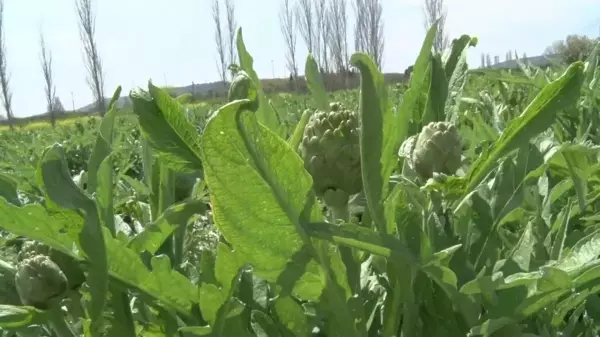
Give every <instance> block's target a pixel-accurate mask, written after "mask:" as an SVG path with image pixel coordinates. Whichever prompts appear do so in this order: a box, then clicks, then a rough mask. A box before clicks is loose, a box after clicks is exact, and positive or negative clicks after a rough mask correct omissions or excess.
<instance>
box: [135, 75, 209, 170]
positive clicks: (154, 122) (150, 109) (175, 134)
mask: <svg viewBox="0 0 600 337" xmlns="http://www.w3.org/2000/svg"><path fill="white" fill-rule="evenodd" d="M148 89H149V91H148V92H146V91H142V90H132V91H131V93H130V94H129V96H130V98H131V101H132V102H133V112H134V113H135V114H136V115H137V116H138V119H139V124H140V129H141V131H142V134H143V135H144V138H145V139H146V140H147V141H148V144H149V145H150V147H151V148H152V150H153V154H154V155H156V156H157V157H158V158H160V159H161V162H162V163H165V164H168V165H169V167H171V168H173V169H174V170H179V171H188V172H189V171H197V170H200V169H201V168H202V161H201V160H200V135H199V134H198V132H197V131H196V128H195V127H194V125H192V123H190V122H189V121H188V119H187V118H186V116H185V113H184V111H183V107H182V106H181V104H179V102H177V101H176V100H175V99H174V98H172V97H171V96H169V94H168V93H166V92H165V91H164V90H162V89H160V88H158V87H155V86H154V85H153V84H152V83H151V82H148ZM144 172H145V173H146V174H149V172H147V171H146V170H144Z"/></svg>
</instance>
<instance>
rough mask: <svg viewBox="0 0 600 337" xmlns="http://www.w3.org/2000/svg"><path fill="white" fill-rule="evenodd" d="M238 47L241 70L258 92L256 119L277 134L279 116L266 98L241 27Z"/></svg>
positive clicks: (237, 42) (237, 41) (238, 33)
mask: <svg viewBox="0 0 600 337" xmlns="http://www.w3.org/2000/svg"><path fill="white" fill-rule="evenodd" d="M236 45H237V51H238V56H239V59H240V68H241V69H242V70H244V71H245V72H246V73H248V75H249V76H250V78H251V79H252V82H254V85H255V86H256V89H257V90H258V111H256V118H257V119H258V121H259V122H261V123H262V124H264V125H265V126H267V127H268V128H269V129H270V130H271V131H273V132H276V131H277V130H278V129H279V124H280V121H279V115H277V112H276V111H275V109H273V107H272V106H271V103H269V100H268V99H267V97H266V96H265V92H264V90H263V88H262V85H261V83H260V78H259V77H258V75H257V74H256V71H254V68H253V64H254V59H253V58H252V55H250V53H249V52H248V50H247V49H246V44H245V43H244V36H243V35H242V28H241V27H240V28H238V30H237V39H236Z"/></svg>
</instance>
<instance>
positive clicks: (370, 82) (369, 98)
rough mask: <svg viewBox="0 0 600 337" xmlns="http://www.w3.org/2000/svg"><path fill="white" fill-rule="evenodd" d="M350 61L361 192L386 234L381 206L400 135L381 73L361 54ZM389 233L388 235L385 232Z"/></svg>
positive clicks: (353, 56) (387, 186) (387, 187)
mask: <svg viewBox="0 0 600 337" xmlns="http://www.w3.org/2000/svg"><path fill="white" fill-rule="evenodd" d="M350 62H351V63H352V64H353V65H354V66H355V67H357V68H358V69H359V70H360V74H361V88H360V114H359V117H360V118H359V121H360V132H359V135H360V149H361V150H360V156H361V158H360V159H361V169H362V180H363V188H364V193H365V196H366V198H367V205H368V206H369V211H370V215H371V217H372V218H373V220H374V221H375V223H376V224H379V225H380V228H379V231H380V232H381V233H387V232H388V230H387V228H386V223H387V220H386V217H385V212H384V207H383V203H384V201H385V198H386V197H387V195H388V190H389V177H390V175H391V173H392V171H393V170H394V167H395V166H396V164H397V159H396V158H397V157H396V151H397V149H396V144H398V142H399V139H400V137H402V136H403V135H402V134H401V133H399V132H398V130H397V129H396V122H397V120H396V119H395V118H394V114H393V111H392V110H391V109H390V107H389V106H388V98H387V87H386V85H385V81H384V78H383V74H382V73H381V72H380V71H379V69H377V66H376V65H375V63H374V62H373V60H372V59H371V58H370V57H369V56H367V55H366V54H363V53H355V54H354V55H352V58H351V60H350ZM388 234H389V233H388Z"/></svg>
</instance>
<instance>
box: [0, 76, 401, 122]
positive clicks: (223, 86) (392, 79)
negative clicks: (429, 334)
mask: <svg viewBox="0 0 600 337" xmlns="http://www.w3.org/2000/svg"><path fill="white" fill-rule="evenodd" d="M384 80H385V82H386V83H388V84H392V83H398V82H403V81H405V80H406V76H405V74H402V73H386V74H384ZM323 82H324V84H325V87H326V89H327V90H328V91H330V92H332V91H337V90H343V89H354V88H358V86H359V85H360V76H359V74H358V73H348V76H347V77H346V78H344V77H342V76H341V75H340V74H324V75H323ZM228 85H229V84H228V83H224V82H222V81H218V82H211V83H201V84H196V83H192V84H190V85H185V86H181V87H176V86H170V87H163V89H165V90H167V92H169V94H170V95H171V96H173V97H177V96H180V95H183V94H186V93H190V94H192V97H193V99H194V100H202V99H214V98H220V97H225V96H227V92H228V89H229V86H228ZM261 85H262V87H263V90H264V91H265V93H267V94H272V93H278V92H295V93H298V94H305V93H308V88H307V87H306V81H305V79H304V77H303V76H299V78H298V80H297V81H296V83H295V85H294V83H293V81H290V78H270V79H262V80H261ZM109 102H110V97H107V98H105V104H106V105H108V103H109ZM116 107H117V108H118V109H128V108H131V107H132V103H131V99H130V98H129V93H123V95H122V96H121V97H119V99H118V100H117V103H116ZM95 113H96V108H95V104H94V103H89V104H86V105H84V106H83V107H80V108H78V109H75V110H74V111H66V112H65V113H63V114H61V115H59V116H57V118H58V119H65V118H70V117H77V116H85V115H92V114H95ZM48 118H49V117H48V113H47V112H45V113H42V114H38V115H33V116H29V117H17V118H15V119H14V123H15V124H16V125H23V124H27V123H30V122H33V121H42V120H47V119H48ZM6 124H8V121H7V120H0V125H6Z"/></svg>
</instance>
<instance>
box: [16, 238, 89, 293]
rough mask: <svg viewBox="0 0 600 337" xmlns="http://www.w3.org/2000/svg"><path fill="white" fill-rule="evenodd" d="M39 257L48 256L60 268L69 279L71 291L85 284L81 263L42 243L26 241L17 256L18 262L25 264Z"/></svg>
mask: <svg viewBox="0 0 600 337" xmlns="http://www.w3.org/2000/svg"><path fill="white" fill-rule="evenodd" d="M38 255H44V256H47V257H48V258H50V260H51V261H52V262H54V263H55V264H56V265H57V266H58V267H59V268H60V270H61V271H62V272H63V273H64V274H65V276H66V277H67V280H68V284H69V289H74V288H76V287H79V286H80V285H81V284H82V283H83V282H85V275H84V274H83V271H82V270H81V268H80V267H79V263H78V262H77V261H76V260H75V259H74V258H73V257H71V256H69V255H67V254H65V253H63V252H61V251H58V250H55V249H52V248H50V247H48V246H47V245H45V244H43V243H41V242H37V241H32V240H28V241H25V242H24V243H23V246H22V247H21V250H20V251H19V254H18V255H17V261H19V262H23V261H25V260H27V259H29V258H32V257H35V256H38Z"/></svg>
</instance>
